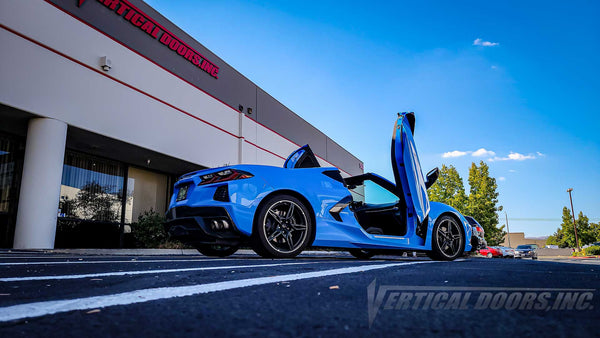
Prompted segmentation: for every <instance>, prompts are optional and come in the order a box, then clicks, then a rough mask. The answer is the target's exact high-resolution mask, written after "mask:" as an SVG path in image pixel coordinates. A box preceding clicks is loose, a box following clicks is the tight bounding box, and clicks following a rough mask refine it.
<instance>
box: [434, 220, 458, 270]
mask: <svg viewBox="0 0 600 338" xmlns="http://www.w3.org/2000/svg"><path fill="white" fill-rule="evenodd" d="M464 251H465V233H464V230H463V228H462V226H460V224H459V223H458V222H457V221H456V220H455V219H454V217H452V216H448V215H446V216H442V217H440V218H438V219H437V221H436V222H435V225H434V226H433V233H432V236H431V251H430V253H429V254H428V256H429V257H430V258H432V259H435V260H440V261H452V260H455V259H456V258H458V257H460V256H462V254H463V252H464Z"/></svg>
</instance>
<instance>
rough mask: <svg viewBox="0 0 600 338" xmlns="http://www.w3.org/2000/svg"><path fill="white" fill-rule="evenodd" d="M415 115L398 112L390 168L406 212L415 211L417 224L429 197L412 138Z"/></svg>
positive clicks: (426, 210) (425, 213) (426, 209)
mask: <svg viewBox="0 0 600 338" xmlns="http://www.w3.org/2000/svg"><path fill="white" fill-rule="evenodd" d="M414 129H415V115H414V114H413V113H401V114H398V119H397V120H396V124H395V125H394V133H393V136H392V169H393V170H394V178H395V180H396V186H397V187H398V188H401V189H402V191H403V193H404V198H405V201H406V206H407V208H408V213H409V214H411V213H413V212H414V213H415V214H416V216H417V219H418V221H419V224H421V223H422V222H423V221H424V220H425V218H426V217H427V215H428V214H429V198H428V197H427V188H426V187H425V179H424V177H423V172H422V171H421V164H420V162H419V156H418V155H417V148H416V146H415V141H414V139H413V132H414Z"/></svg>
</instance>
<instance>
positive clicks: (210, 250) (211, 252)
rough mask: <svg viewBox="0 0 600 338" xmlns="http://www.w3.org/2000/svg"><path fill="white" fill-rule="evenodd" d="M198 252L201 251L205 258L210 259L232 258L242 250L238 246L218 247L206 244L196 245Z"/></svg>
mask: <svg viewBox="0 0 600 338" xmlns="http://www.w3.org/2000/svg"><path fill="white" fill-rule="evenodd" d="M195 248H196V250H198V251H200V253H201V254H203V255H204V256H210V257H227V256H231V255H233V254H234V253H236V251H238V249H239V248H240V247H239V246H237V245H233V246H230V245H216V244H208V245H207V244H204V245H196V246H195Z"/></svg>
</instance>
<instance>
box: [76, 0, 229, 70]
mask: <svg viewBox="0 0 600 338" xmlns="http://www.w3.org/2000/svg"><path fill="white" fill-rule="evenodd" d="M85 1H86V0H78V5H79V6H80V7H81V5H83V4H84V3H85ZM97 1H98V2H100V3H101V4H103V5H104V6H106V7H107V8H108V9H110V10H111V11H113V13H115V14H116V15H118V16H121V17H123V19H125V20H127V21H129V22H130V23H131V24H132V25H134V26H136V27H138V28H139V29H140V31H142V32H144V33H146V34H148V35H149V36H151V37H152V38H153V39H156V40H157V43H161V44H163V45H165V46H166V47H167V48H169V49H171V50H172V51H173V53H177V54H179V55H180V56H181V57H182V58H184V59H186V60H187V61H188V62H190V63H191V64H193V65H194V66H196V67H198V68H200V69H201V70H203V71H205V72H206V73H208V74H209V75H210V76H212V77H214V78H215V79H218V78H219V67H218V66H217V65H215V64H214V63H212V62H210V61H209V60H208V59H206V58H205V57H204V56H203V55H202V54H200V53H199V52H197V51H196V50H194V49H193V48H192V47H190V46H189V45H188V44H186V43H185V42H183V41H182V40H181V39H179V38H178V37H177V36H175V34H173V33H171V32H169V31H168V30H167V29H165V28H164V27H163V26H161V25H160V24H159V23H158V22H156V21H155V20H154V19H152V18H151V17H149V16H148V15H146V14H145V13H144V12H142V11H141V10H139V9H138V8H137V7H135V6H134V5H132V4H131V3H130V2H129V1H127V0H97Z"/></svg>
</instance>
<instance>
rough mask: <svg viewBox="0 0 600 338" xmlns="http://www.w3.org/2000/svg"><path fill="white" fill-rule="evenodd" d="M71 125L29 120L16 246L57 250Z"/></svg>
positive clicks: (37, 119) (44, 119)
mask: <svg viewBox="0 0 600 338" xmlns="http://www.w3.org/2000/svg"><path fill="white" fill-rule="evenodd" d="M66 141H67V124H66V123H65V122H62V121H58V120H54V119H50V118H34V119H31V120H30V121H29V127H28V130H27V143H26V145H25V160H24V163H23V176H22V179H21V192H20V194H19V206H18V211H17V225H16V228H15V239H14V245H13V246H14V248H15V249H53V248H54V237H55V235H56V219H57V215H58V202H59V199H60V184H61V179H62V170H63V163H64V157H65V144H66Z"/></svg>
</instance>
